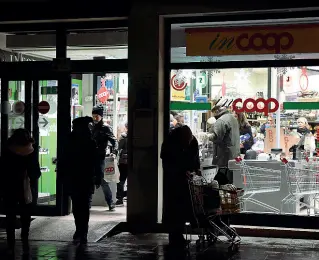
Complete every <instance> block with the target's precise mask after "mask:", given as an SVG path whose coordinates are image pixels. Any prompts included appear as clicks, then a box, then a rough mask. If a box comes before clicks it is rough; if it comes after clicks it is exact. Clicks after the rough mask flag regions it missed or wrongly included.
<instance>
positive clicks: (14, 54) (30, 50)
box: [0, 32, 56, 62]
mask: <svg viewBox="0 0 319 260" xmlns="http://www.w3.org/2000/svg"><path fill="white" fill-rule="evenodd" d="M3 37H5V38H6V41H5V42H6V48H7V49H9V50H10V51H7V50H6V51H4V50H1V55H0V60H1V61H6V62H24V61H43V60H53V59H54V58H55V57H56V40H55V38H56V37H55V33H54V32H52V33H46V34H37V33H32V34H28V33H27V32H26V33H25V34H12V33H10V34H4V36H3Z"/></svg>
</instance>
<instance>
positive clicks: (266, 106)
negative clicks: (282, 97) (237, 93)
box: [232, 98, 279, 116]
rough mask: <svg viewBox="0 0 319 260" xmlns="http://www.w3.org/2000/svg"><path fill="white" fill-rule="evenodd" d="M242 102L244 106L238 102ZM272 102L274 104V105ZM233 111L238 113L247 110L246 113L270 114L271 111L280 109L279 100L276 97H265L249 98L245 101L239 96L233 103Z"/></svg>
mask: <svg viewBox="0 0 319 260" xmlns="http://www.w3.org/2000/svg"><path fill="white" fill-rule="evenodd" d="M239 103H241V104H242V107H239V106H238V104H239ZM271 104H274V106H273V107H272V106H271ZM232 108H233V111H235V112H237V113H241V112H246V113H253V112H258V113H263V114H264V115H265V116H268V114H269V113H274V112H276V111H277V110H278V109H279V102H278V101H277V100H276V99H274V98H269V99H264V98H257V99H256V100H255V99H253V98H247V99H245V101H244V102H243V100H242V99H241V98H237V99H235V100H234V101H233V103H232Z"/></svg>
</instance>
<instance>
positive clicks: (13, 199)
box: [0, 128, 41, 257]
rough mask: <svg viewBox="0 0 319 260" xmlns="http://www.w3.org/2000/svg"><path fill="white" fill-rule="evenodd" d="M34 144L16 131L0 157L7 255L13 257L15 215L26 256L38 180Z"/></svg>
mask: <svg viewBox="0 0 319 260" xmlns="http://www.w3.org/2000/svg"><path fill="white" fill-rule="evenodd" d="M33 145H34V140H33V138H32V137H31V134H30V132H29V131H28V130H26V129H22V128H21V129H17V130H15V131H14V132H13V134H12V136H11V137H10V138H9V139H8V141H7V144H6V148H5V150H4V151H3V153H2V156H1V182H0V192H1V194H0V195H1V197H2V198H3V202H4V211H5V214H6V232H7V243H8V254H9V255H10V256H12V257H13V256H14V251H15V225H16V215H17V214H20V220H21V225H22V227H21V240H22V246H23V254H24V255H29V250H30V249H29V231H30V224H31V213H32V208H33V207H34V206H35V205H36V203H37V199H38V194H37V185H38V179H39V178H40V176H41V171H40V165H39V161H38V155H37V154H36V153H35V152H34V148H33Z"/></svg>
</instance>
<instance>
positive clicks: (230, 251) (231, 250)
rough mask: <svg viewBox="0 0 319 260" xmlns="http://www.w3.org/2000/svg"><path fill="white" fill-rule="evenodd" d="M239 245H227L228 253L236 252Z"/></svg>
mask: <svg viewBox="0 0 319 260" xmlns="http://www.w3.org/2000/svg"><path fill="white" fill-rule="evenodd" d="M239 247H240V245H239V244H232V245H231V246H229V247H228V253H234V252H238V250H239Z"/></svg>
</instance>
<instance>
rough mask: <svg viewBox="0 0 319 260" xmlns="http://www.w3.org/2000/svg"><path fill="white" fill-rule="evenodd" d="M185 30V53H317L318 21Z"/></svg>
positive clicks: (318, 47)
mask: <svg viewBox="0 0 319 260" xmlns="http://www.w3.org/2000/svg"><path fill="white" fill-rule="evenodd" d="M185 32H186V56H222V55H256V54H289V53H316V52H319V25H318V24H298V25H280V26H249V27H228V28H220V27H216V28H191V29H186V30H185ZM305 43H307V44H305Z"/></svg>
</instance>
